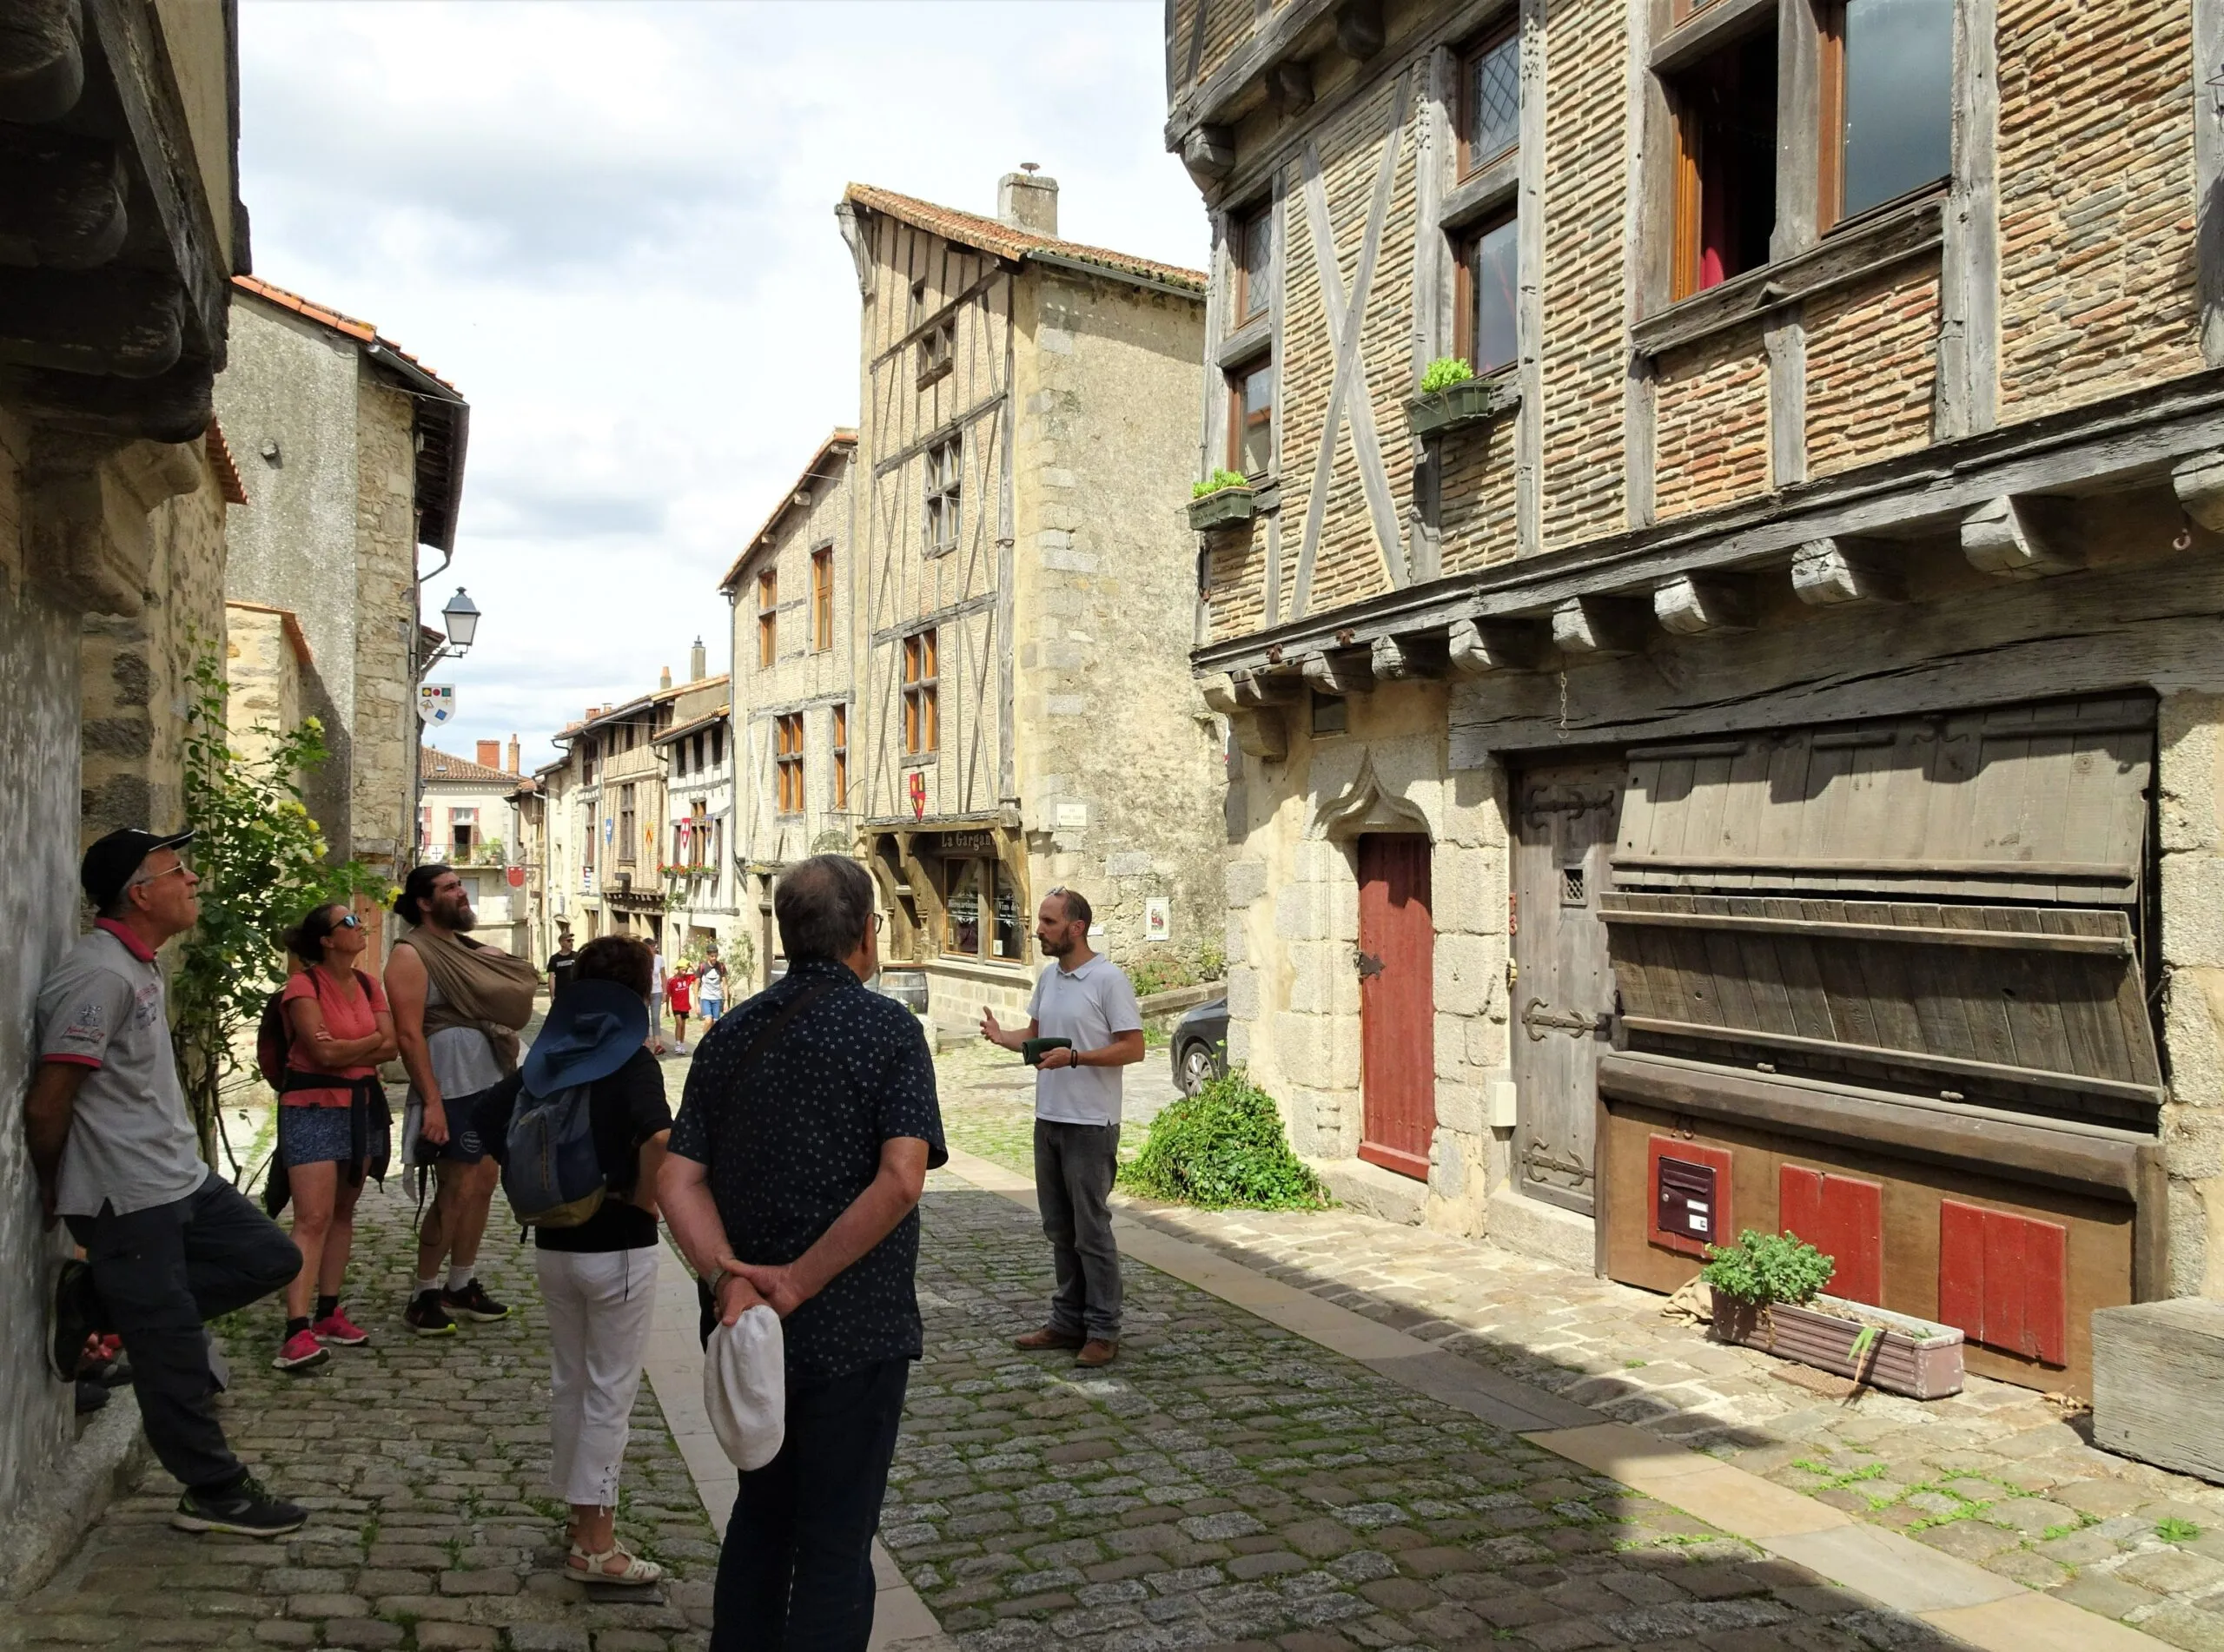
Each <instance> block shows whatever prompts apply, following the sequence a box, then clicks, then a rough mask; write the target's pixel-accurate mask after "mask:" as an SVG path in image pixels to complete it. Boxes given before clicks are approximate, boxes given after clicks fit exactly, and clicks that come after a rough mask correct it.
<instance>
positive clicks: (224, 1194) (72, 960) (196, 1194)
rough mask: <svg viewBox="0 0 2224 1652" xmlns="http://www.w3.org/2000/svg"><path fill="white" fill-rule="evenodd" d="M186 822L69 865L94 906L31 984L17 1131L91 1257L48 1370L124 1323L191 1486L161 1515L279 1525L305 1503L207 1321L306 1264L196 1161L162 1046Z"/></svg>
mask: <svg viewBox="0 0 2224 1652" xmlns="http://www.w3.org/2000/svg"><path fill="white" fill-rule="evenodd" d="M192 839H193V834H192V833H190V832H173V833H170V834H169V835H168V836H157V835H156V834H155V833H152V832H141V831H117V832H110V833H109V835H108V836H105V837H103V838H102V839H101V840H100V841H99V842H98V843H95V844H94V845H93V846H92V848H90V849H88V850H86V851H85V858H84V863H83V867H82V869H81V870H80V874H79V876H80V881H81V882H82V883H83V887H84V891H85V895H86V897H87V898H88V899H89V901H90V902H92V905H93V909H94V911H95V912H96V914H98V915H99V922H97V923H96V925H95V927H94V931H93V933H92V934H90V935H86V936H85V937H83V939H82V940H80V941H79V942H77V944H76V946H75V947H73V948H70V952H69V953H68V954H67V955H65V956H64V957H63V960H62V961H61V962H59V963H58V964H56V966H55V967H54V968H53V969H51V970H50V971H49V972H48V974H47V977H46V981H45V982H44V984H43V986H42V987H41V988H40V989H39V996H38V1013H37V1036H38V1048H39V1066H38V1069H37V1071H36V1074H35V1075H34V1076H33V1078H32V1080H31V1087H30V1096H29V1098H28V1099H27V1100H26V1101H25V1102H24V1106H23V1133H24V1135H25V1137H26V1138H27V1145H28V1146H29V1148H30V1160H31V1168H32V1171H33V1172H34V1173H35V1174H36V1176H37V1178H38V1189H39V1201H40V1204H41V1206H42V1207H43V1210H44V1212H45V1215H46V1222H47V1226H53V1224H54V1220H55V1218H56V1215H60V1216H62V1217H64V1218H66V1219H68V1221H69V1224H70V1234H71V1236H72V1237H73V1238H74V1239H76V1241H77V1243H78V1244H79V1245H81V1246H83V1247H84V1251H85V1260H84V1261H83V1262H75V1261H72V1262H65V1263H63V1265H62V1274H61V1278H60V1279H59V1280H58V1281H57V1282H56V1289H55V1302H54V1307H55V1316H54V1334H53V1342H52V1351H51V1357H52V1358H53V1361H54V1368H55V1374H56V1376H58V1377H60V1378H62V1379H63V1381H65V1382H67V1381H70V1380H73V1379H74V1378H76V1374H77V1369H78V1365H79V1363H80V1362H81V1360H82V1359H83V1355H84V1351H85V1346H86V1338H88V1337H89V1335H92V1334H94V1333H96V1332H115V1333H116V1334H117V1335H119V1336H120V1337H121V1338H122V1344H123V1351H124V1352H125V1353H126V1354H127V1355H129V1358H130V1361H131V1381H132V1385H133V1387H134V1388H136V1390H137V1391H138V1396H139V1417H140V1422H141V1424H142V1426H143V1427H144V1428H145V1429H146V1431H147V1443H148V1444H149V1445H151V1446H152V1447H154V1450H155V1455H156V1457H157V1458H159V1459H160V1460H161V1462H162V1466H163V1467H164V1468H165V1469H167V1470H169V1472H170V1473H171V1475H172V1476H174V1477H175V1478H176V1479H178V1480H180V1481H182V1483H184V1485H185V1493H184V1495H183V1496H182V1497H180V1498H179V1499H178V1504H177V1508H176V1509H175V1510H174V1511H173V1512H172V1513H171V1515H170V1523H171V1524H172V1525H174V1526H177V1527H180V1528H182V1529H183V1530H187V1531H225V1532H232V1533H235V1534H236V1535H239V1536H248V1537H275V1536H281V1535H283V1534H284V1533H286V1532H289V1531H295V1530H299V1529H300V1527H301V1525H302V1523H304V1522H306V1521H307V1520H308V1510H306V1509H303V1508H301V1507H300V1506H299V1505H297V1504H295V1503H286V1502H283V1501H281V1500H280V1499H279V1498H277V1497H273V1496H271V1494H270V1493H269V1492H268V1491H267V1490H264V1489H263V1487H262V1485H261V1483H260V1482H259V1481H257V1480H256V1479H255V1477H254V1476H252V1475H251V1474H249V1473H248V1471H247V1470H246V1469H245V1468H244V1467H242V1465H241V1463H240V1460H239V1458H237V1457H235V1456H233V1455H232V1450H231V1448H230V1446H228V1444H226V1443H225V1440H224V1430H223V1425H222V1424H221V1423H220V1422H219V1421H218V1420H217V1417H216V1404H215V1397H216V1392H217V1384H216V1378H215V1375H214V1373H213V1372H212V1371H211V1369H210V1366H209V1336H208V1332H206V1331H205V1330H203V1329H202V1326H203V1325H205V1324H206V1322H208V1321H209V1320H211V1319H215V1318H221V1317H222V1315H224V1314H228V1313H231V1312H235V1311H237V1310H238V1309H241V1308H243V1307H245V1306H247V1305H248V1304H249V1303H250V1302H255V1301H258V1300H260V1299H261V1298H263V1297H266V1296H268V1295H269V1294H270V1293H271V1292H273V1291H275V1290H277V1289H278V1288H279V1287H280V1286H281V1285H284V1284H285V1283H286V1281H287V1280H288V1279H292V1278H293V1277H294V1276H295V1274H296V1273H298V1272H301V1252H298V1251H296V1250H295V1248H294V1245H293V1241H292V1240H290V1239H288V1238H287V1237H286V1235H285V1232H284V1231H283V1230H282V1229H281V1228H280V1227H279V1226H278V1225H277V1224H276V1223H275V1222H274V1221H272V1220H271V1219H269V1218H268V1217H267V1216H265V1215H264V1214H263V1213H261V1211H259V1210H257V1209H256V1208H255V1206H253V1205H252V1204H250V1203H249V1202H248V1200H247V1199H245V1198H244V1197H242V1195H241V1194H240V1193H238V1192H236V1191H235V1189H234V1188H233V1187H232V1186H231V1184H230V1183H228V1182H227V1181H226V1180H224V1179H223V1178H222V1176H217V1175H213V1174H211V1173H209V1166H207V1165H206V1164H204V1163H203V1162H202V1159H201V1154H200V1142H199V1139H198V1138H197V1137H196V1136H195V1133H194V1128H193V1124H192V1120H191V1119H190V1118H189V1116H188V1114H187V1112H186V1106H185V1092H184V1089H183V1087H182V1086H181V1085H180V1084H179V1082H178V1076H177V1064H176V1061H175V1058H174V1057H173V1055H172V1054H171V1050H170V1028H169V1014H168V1013H167V1011H166V1009H165V1007H164V1004H163V994H162V968H161V966H160V965H159V964H157V963H156V961H155V951H156V948H158V947H160V946H161V945H162V942H165V941H167V940H169V938H170V937H171V936H172V935H182V934H184V933H185V932H186V931H187V930H188V929H190V928H192V927H193V926H194V925H195V923H196V922H199V920H200V916H201V900H200V896H199V895H198V894H196V893H195V889H196V887H197V884H198V882H199V880H198V879H196V878H195V876H194V875H193V873H192V871H191V870H190V869H188V867H187V866H186V864H185V862H184V861H182V859H180V858H179V856H178V850H180V849H182V848H184V847H185V846H186V845H187V844H188V843H190V842H192Z"/></svg>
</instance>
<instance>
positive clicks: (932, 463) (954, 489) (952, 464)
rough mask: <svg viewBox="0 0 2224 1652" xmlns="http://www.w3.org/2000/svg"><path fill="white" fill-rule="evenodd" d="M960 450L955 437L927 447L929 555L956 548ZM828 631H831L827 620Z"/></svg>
mask: <svg viewBox="0 0 2224 1652" xmlns="http://www.w3.org/2000/svg"><path fill="white" fill-rule="evenodd" d="M962 452H963V444H962V443H961V442H960V440H959V439H957V438H956V437H952V438H951V439H950V440H948V441H946V442H941V443H937V445H936V446H932V447H930V448H929V449H927V482H926V486H927V507H926V539H927V545H926V550H927V554H928V555H929V556H930V557H932V556H939V555H941V554H942V553H943V552H945V551H955V550H956V549H957V525H958V519H959V517H960V516H961V515H962V514H963V509H962V506H961V502H960V500H961V493H962V490H961V487H960V484H959V474H960V472H959V466H958V459H959V455H960V454H961V453H962ZM828 631H829V632H830V633H831V631H832V626H831V624H830V625H829V626H828ZM830 645H831V638H830Z"/></svg>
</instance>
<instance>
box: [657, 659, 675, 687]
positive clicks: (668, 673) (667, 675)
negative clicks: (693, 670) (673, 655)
mask: <svg viewBox="0 0 2224 1652" xmlns="http://www.w3.org/2000/svg"><path fill="white" fill-rule="evenodd" d="M657 686H658V687H659V688H660V689H668V688H670V687H671V686H672V667H671V666H669V665H667V666H665V668H664V673H663V675H662V676H660V677H658V678H657Z"/></svg>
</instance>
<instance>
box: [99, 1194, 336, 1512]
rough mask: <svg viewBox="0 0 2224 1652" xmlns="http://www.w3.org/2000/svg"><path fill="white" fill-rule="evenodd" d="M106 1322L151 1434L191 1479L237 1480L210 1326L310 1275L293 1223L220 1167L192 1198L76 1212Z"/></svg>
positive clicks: (210, 1482)
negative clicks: (119, 1343) (219, 1404)
mask: <svg viewBox="0 0 2224 1652" xmlns="http://www.w3.org/2000/svg"><path fill="white" fill-rule="evenodd" d="M70 1233H71V1234H72V1235H73V1236H74V1237H75V1238H76V1241H77V1243H78V1244H80V1245H82V1246H84V1247H85V1259H86V1261H87V1262H88V1263H89V1264H90V1265H91V1266H92V1270H93V1288H94V1290H95V1291H96V1292H97V1293H98V1295H99V1297H100V1301H99V1303H98V1305H97V1306H98V1309H99V1318H100V1324H101V1328H102V1329H103V1330H104V1331H113V1332H116V1334H117V1335H118V1336H120V1337H122V1338H123V1347H124V1351H125V1352H127V1353H129V1355H130V1356H131V1385H132V1387H133V1388H135V1389H136V1391H138V1395H139V1417H140V1421H141V1422H142V1424H144V1425H145V1427H146V1430H147V1443H148V1444H149V1445H151V1446H153V1447H154V1448H155V1455H156V1457H159V1458H160V1459H161V1460H162V1466H163V1467H164V1468H166V1469H168V1470H169V1471H170V1473H171V1474H172V1475H173V1476H175V1477H176V1478H177V1479H179V1480H181V1481H182V1482H184V1483H186V1484H187V1485H189V1486H194V1487H205V1486H215V1485H222V1484H225V1483H228V1482H230V1481H233V1480H235V1479H237V1478H238V1477H239V1475H240V1473H241V1469H240V1460H239V1459H238V1458H237V1457H234V1456H233V1455H232V1450H231V1447H229V1446H228V1445H227V1444H225V1443H224V1430H223V1426H222V1424H220V1423H218V1422H217V1420H216V1398H215V1397H216V1386H215V1379H214V1378H212V1377H211V1376H210V1375H209V1338H208V1336H207V1333H206V1332H203V1331H202V1328H201V1327H202V1324H203V1323H204V1322H205V1321H207V1320H210V1319H215V1318H221V1317H222V1316H223V1315H225V1314H228V1313H229V1312H232V1311H233V1310H234V1309H235V1308H244V1307H245V1306H247V1305H248V1303H250V1302H255V1301H259V1300H261V1298H264V1297H267V1296H268V1295H269V1294H270V1293H271V1292H273V1291H276V1290H278V1289H280V1288H281V1287H282V1286H283V1285H285V1283H286V1281H287V1280H288V1279H292V1278H293V1277H294V1275H295V1274H296V1273H298V1272H301V1252H300V1251H298V1250H296V1249H295V1247H294V1241H293V1240H292V1239H288V1237H287V1236H286V1230H285V1229H284V1228H282V1227H281V1226H278V1224H277V1223H275V1222H274V1221H272V1220H271V1219H269V1218H268V1216H265V1215H264V1214H263V1213H261V1211H259V1210H257V1209H256V1208H255V1206H254V1205H252V1204H251V1203H249V1202H248V1200H247V1199H244V1198H243V1197H242V1196H241V1194H240V1193H238V1192H237V1191H236V1190H235V1188H234V1187H233V1186H232V1185H231V1184H230V1183H229V1182H228V1181H226V1180H224V1179H223V1178H222V1176H219V1175H216V1174H215V1173H213V1172H212V1173H210V1174H209V1176H208V1177H207V1178H206V1179H204V1180H202V1184H201V1186H200V1187H199V1188H198V1189H196V1190H195V1192H193V1193H188V1194H187V1195H186V1196H185V1197H184V1198H183V1199H177V1200H175V1201H174V1202H172V1203H170V1204H168V1205H156V1206H153V1207H152V1208H150V1209H148V1210H136V1211H133V1212H132V1213H130V1214H129V1215H128V1216H119V1215H117V1214H116V1213H115V1212H114V1211H112V1210H107V1209H103V1211H102V1212H101V1213H100V1214H99V1215H98V1216H72V1217H71V1218H70Z"/></svg>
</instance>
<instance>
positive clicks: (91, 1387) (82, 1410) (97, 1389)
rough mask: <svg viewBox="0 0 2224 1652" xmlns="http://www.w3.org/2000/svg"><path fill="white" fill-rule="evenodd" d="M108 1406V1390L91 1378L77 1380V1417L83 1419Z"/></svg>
mask: <svg viewBox="0 0 2224 1652" xmlns="http://www.w3.org/2000/svg"><path fill="white" fill-rule="evenodd" d="M105 1404H108V1390H107V1388H106V1387H104V1386H103V1384H100V1383H97V1382H96V1381H94V1380H93V1379H92V1378H90V1377H80V1378H78V1379H77V1415H78V1416H80V1417H83V1416H85V1415H87V1414H88V1413H89V1412H92V1411H98V1410H100V1408H101V1407H102V1406H103V1405H105Z"/></svg>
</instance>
